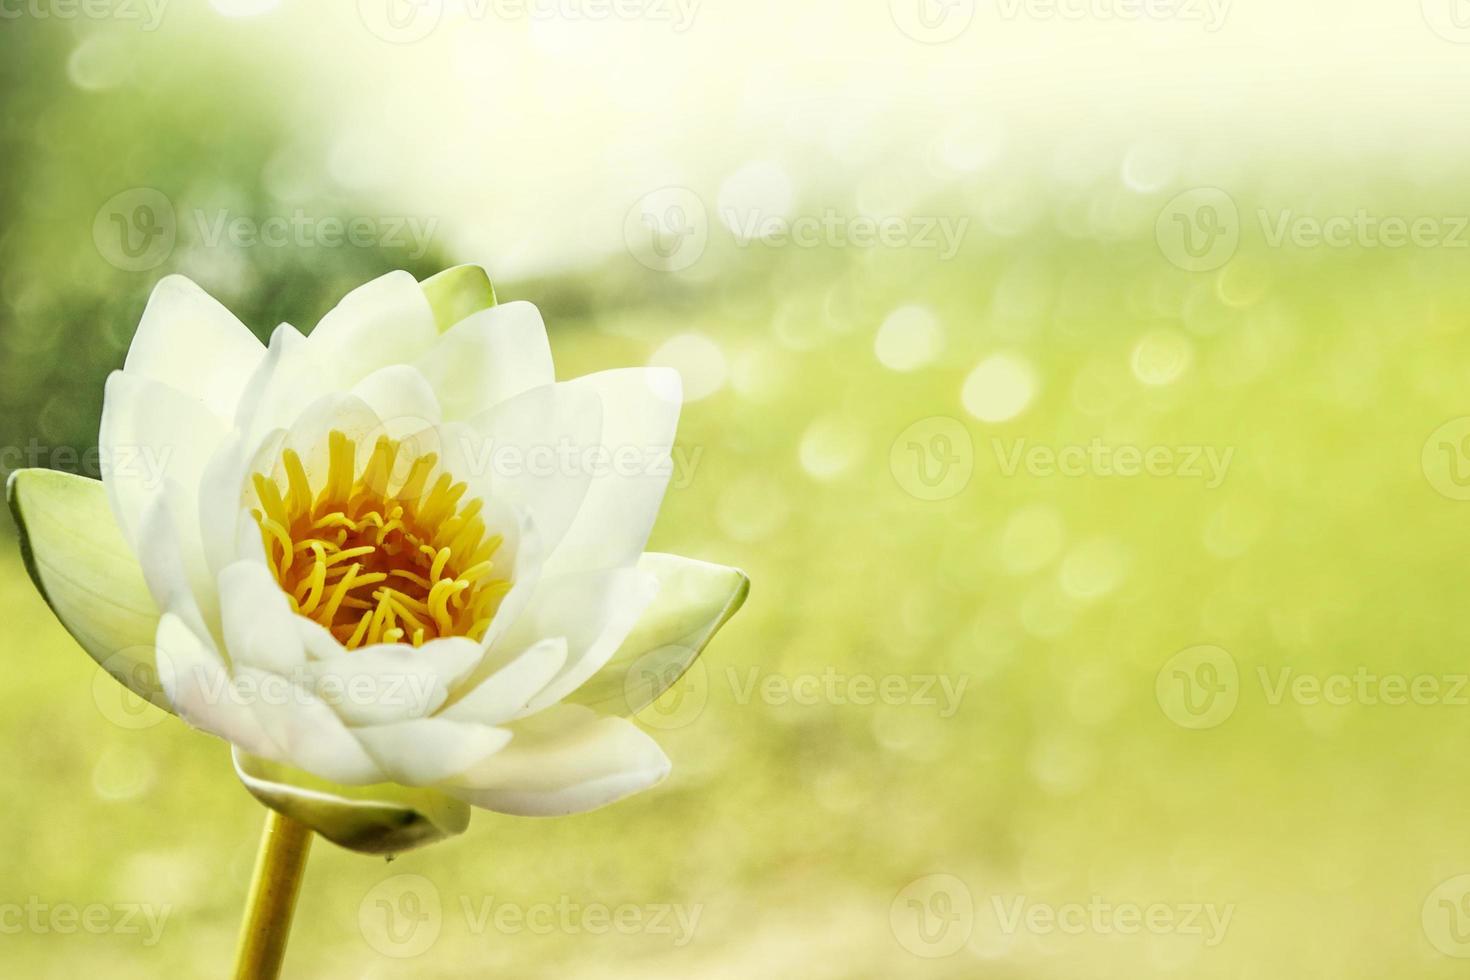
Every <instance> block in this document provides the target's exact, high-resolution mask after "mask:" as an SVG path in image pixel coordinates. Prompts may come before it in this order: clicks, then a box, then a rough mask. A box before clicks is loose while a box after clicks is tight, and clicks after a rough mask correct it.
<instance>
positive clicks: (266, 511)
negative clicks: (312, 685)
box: [251, 431, 510, 649]
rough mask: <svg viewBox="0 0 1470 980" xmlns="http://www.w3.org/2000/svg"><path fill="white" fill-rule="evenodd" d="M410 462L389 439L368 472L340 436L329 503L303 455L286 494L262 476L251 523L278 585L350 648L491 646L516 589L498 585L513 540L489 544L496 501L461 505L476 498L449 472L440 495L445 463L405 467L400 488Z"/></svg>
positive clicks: (291, 469)
mask: <svg viewBox="0 0 1470 980" xmlns="http://www.w3.org/2000/svg"><path fill="white" fill-rule="evenodd" d="M401 451H406V450H405V449H404V446H403V445H402V444H400V443H398V442H395V441H394V440H391V439H388V438H387V437H382V438H379V439H378V440H377V441H376V442H375V443H374V445H373V449H372V452H371V453H370V454H369V455H368V458H367V460H366V462H365V463H364V464H363V467H362V471H361V472H360V473H359V472H358V470H357V463H356V460H357V458H358V457H357V445H356V443H355V442H354V441H353V440H352V439H349V438H348V437H347V436H346V435H345V434H344V433H342V432H338V431H333V432H331V433H329V435H328V437H327V461H326V466H325V472H324V473H319V474H318V477H319V478H320V481H319V490H318V491H317V492H315V493H314V492H313V484H312V479H311V475H310V473H309V472H308V470H307V468H306V465H305V463H304V462H303V459H302V456H301V454H299V453H298V452H297V451H296V450H294V449H287V450H284V451H283V452H282V453H281V458H280V462H279V464H278V467H277V469H276V472H277V473H284V479H285V488H284V491H283V489H282V487H281V485H280V484H279V483H278V482H277V480H275V479H272V478H271V477H270V476H267V475H265V474H261V473H256V474H253V475H252V477H251V487H252V488H253V490H254V492H255V493H254V496H255V502H256V506H255V508H254V509H253V510H252V511H251V513H252V514H253V515H254V516H255V520H256V523H257V524H259V526H260V531H261V540H262V542H263V543H264V545H265V553H266V558H267V561H268V562H269V563H270V566H271V569H272V571H273V572H274V574H275V577H276V580H277V581H278V582H279V583H280V585H281V588H282V590H283V591H284V592H285V593H286V596H287V598H288V600H289V601H290V602H291V604H292V606H293V608H294V609H296V610H297V612H299V613H300V614H301V615H303V616H307V617H309V618H311V619H313V620H315V621H316V622H318V623H320V624H321V625H323V626H325V627H326V628H327V629H328V630H330V631H331V632H332V635H333V636H335V637H337V638H338V639H339V640H342V641H343V643H344V645H346V646H347V647H348V648H349V649H356V648H357V647H360V646H363V645H366V644H371V643H401V642H405V641H406V642H411V643H412V644H413V645H414V646H416V647H417V646H422V645H423V644H424V643H426V642H428V641H429V640H433V639H437V638H439V637H444V636H468V637H471V638H473V639H479V638H481V637H482V636H484V633H485V630H486V629H487V628H488V627H489V623H490V621H491V619H492V618H493V617H494V615H495V612H496V610H497V609H498V608H499V605H500V600H501V598H502V597H503V596H504V594H505V592H506V591H508V590H509V588H510V582H509V581H508V580H506V579H503V578H494V577H492V573H493V571H494V567H495V566H494V563H493V562H492V561H491V559H492V557H493V556H494V554H495V552H496V550H497V549H498V548H499V547H500V545H501V538H500V536H499V535H494V534H488V533H487V532H488V529H487V528H486V526H485V518H484V517H483V516H482V511H483V509H484V501H483V500H480V499H478V498H472V499H470V500H468V501H465V502H464V504H463V506H461V505H460V503H461V500H462V499H463V498H464V497H465V495H466V493H467V491H468V489H469V487H468V485H467V484H465V483H460V482H456V481H455V480H454V478H453V477H452V476H451V475H450V474H448V473H443V472H441V473H439V474H438V475H437V477H435V479H434V480H433V482H432V484H430V483H429V477H430V475H431V474H433V472H434V470H435V468H436V467H437V465H438V457H436V456H434V455H433V454H426V455H423V456H419V457H417V458H415V459H412V460H411V461H409V460H404V461H403V462H404V463H406V464H407V475H406V476H404V478H403V481H402V483H401V484H400V485H399V486H397V488H396V489H394V488H393V487H392V486H391V484H392V483H393V482H394V471H395V469H397V470H399V471H401V470H403V468H404V467H403V466H401V465H396V464H397V463H398V462H399V455H400V452H401ZM426 486H428V489H427V490H425V487H426ZM298 553H299V554H300V555H301V556H302V557H301V560H300V561H297V560H296V558H297V555H298Z"/></svg>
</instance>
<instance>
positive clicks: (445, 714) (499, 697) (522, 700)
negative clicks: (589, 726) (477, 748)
mask: <svg viewBox="0 0 1470 980" xmlns="http://www.w3.org/2000/svg"><path fill="white" fill-rule="evenodd" d="M566 659H567V641H566V639H565V638H564V637H559V636H558V637H553V638H551V639H547V640H542V641H541V642H539V643H534V644H532V645H531V646H530V647H527V648H526V650H524V651H523V652H522V653H520V654H518V655H517V656H516V657H515V659H513V660H512V661H511V662H510V663H508V664H506V665H505V666H504V667H502V668H500V669H499V670H497V671H496V672H495V673H494V674H492V675H490V676H489V677H488V678H486V679H485V680H484V681H482V682H481V683H480V684H478V685H477V686H475V687H473V688H471V689H470V690H469V691H468V692H466V693H465V694H464V696H463V697H461V698H460V699H459V700H457V701H455V702H454V703H453V704H451V705H450V706H449V707H447V708H445V709H444V710H442V711H440V712H439V714H438V717H440V718H448V719H450V720H452V721H477V722H480V723H481V724H485V725H500V724H504V723H505V722H507V721H510V720H511V719H512V718H515V717H516V716H517V715H519V714H521V713H522V712H523V711H525V710H526V705H527V704H529V703H530V701H531V699H532V698H533V697H535V696H536V694H537V693H538V692H539V691H541V690H542V688H544V687H546V685H547V683H548V682H550V681H551V679H552V678H553V677H555V676H556V674H557V672H558V671H560V670H561V668H562V665H563V664H564V663H566Z"/></svg>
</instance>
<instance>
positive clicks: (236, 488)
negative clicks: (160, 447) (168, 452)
mask: <svg viewBox="0 0 1470 980" xmlns="http://www.w3.org/2000/svg"><path fill="white" fill-rule="evenodd" d="M284 439H285V431H284V430H280V429H278V430H276V431H275V432H274V433H272V435H271V436H270V437H269V438H268V439H267V445H268V447H269V448H268V449H267V450H266V451H264V452H262V453H261V455H263V456H264V457H266V458H270V459H274V458H275V457H276V456H278V455H280V448H279V447H280V445H281V442H282V441H283V440H284ZM257 451H259V450H257ZM255 455H256V452H255V451H247V449H246V446H245V440H244V438H243V437H242V436H241V434H240V432H239V431H238V430H237V431H234V432H231V433H230V435H229V436H228V437H227V438H226V439H225V442H224V444H223V445H222V446H221V447H220V448H219V449H218V450H217V451H216V452H215V454H214V456H213V457H212V458H211V459H210V461H209V463H208V464H207V465H206V466H205V467H204V472H203V473H202V474H201V475H200V478H199V533H200V541H201V546H202V547H203V549H204V562H205V565H206V567H208V569H209V570H210V572H211V573H213V574H215V575H218V574H219V573H220V572H221V571H223V570H224V568H225V566H227V565H229V564H230V563H231V562H233V561H234V560H235V559H237V558H243V557H245V555H243V554H240V553H239V549H238V548H237V543H238V542H239V541H240V530H241V522H242V520H243V521H249V527H250V529H251V533H252V534H254V536H255V537H256V538H257V539H258V538H259V537H260V533H259V525H258V524H256V523H255V519H254V518H253V517H251V516H250V514H249V509H248V508H247V507H246V506H245V499H246V498H245V490H246V486H247V483H246V481H247V479H248V477H249V475H250V463H251V460H252V459H253V458H254V456H255Z"/></svg>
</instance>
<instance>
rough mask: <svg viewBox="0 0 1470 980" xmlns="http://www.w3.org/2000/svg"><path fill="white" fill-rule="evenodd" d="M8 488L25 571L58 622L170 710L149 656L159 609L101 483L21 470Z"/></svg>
mask: <svg viewBox="0 0 1470 980" xmlns="http://www.w3.org/2000/svg"><path fill="white" fill-rule="evenodd" d="M5 491H6V498H7V499H8V500H9V502H10V512H11V514H13V515H14V516H15V524H16V527H17V528H18V529H19V530H20V552H21V557H22V559H23V560H24V561H25V566H26V571H27V572H29V573H30V576H31V581H32V582H34V583H35V585H36V588H37V589H38V590H39V591H40V593H41V597H42V598H44V599H45V600H46V604H47V605H49V606H50V607H51V611H52V612H53V613H55V614H56V618H57V619H59V620H61V625H62V626H65V627H66V630H67V632H68V633H70V634H71V635H72V636H73V637H75V638H76V641H77V642H78V643H80V644H81V646H82V649H84V650H86V651H87V653H88V654H90V655H91V657H92V659H93V660H95V661H97V662H98V663H99V664H101V665H102V666H103V667H104V668H106V670H107V672H108V673H110V674H111V675H112V676H113V677H115V678H117V679H118V681H120V682H121V683H122V684H124V685H125V686H127V687H128V688H129V689H131V690H132V691H133V693H135V694H137V695H138V696H139V697H141V698H144V699H146V700H148V701H151V702H152V703H153V704H155V705H157V706H159V707H160V708H164V709H165V710H167V709H168V707H169V704H168V699H167V698H166V697H165V696H164V694H163V689H162V688H161V687H160V686H159V683H158V672H157V670H156V668H155V661H154V635H155V634H156V633H157V631H158V618H159V611H158V607H157V605H155V604H154V602H153V596H152V595H151V594H150V593H149V592H148V586H147V584H146V583H145V582H144V581H143V570H142V568H141V567H140V566H139V565H138V560H137V558H135V557H134V556H133V551H132V548H130V547H129V546H128V543H127V541H126V540H125V539H124V538H123V535H122V531H121V530H119V529H118V526H117V521H116V520H115V519H114V518H113V516H112V508H111V507H110V506H109V505H108V503H107V494H106V492H105V491H104V490H103V487H102V484H101V483H100V482H99V481H97V480H90V479H88V478H86V477H83V476H76V475H74V474H71V473H62V472H59V471H57V470H44V469H25V470H16V471H15V472H14V473H12V474H10V480H9V481H8V482H7V483H6V487H5Z"/></svg>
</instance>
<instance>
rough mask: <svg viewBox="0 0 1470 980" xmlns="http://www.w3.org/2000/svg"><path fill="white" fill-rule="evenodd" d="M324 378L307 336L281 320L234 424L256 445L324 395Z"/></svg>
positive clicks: (249, 442)
mask: <svg viewBox="0 0 1470 980" xmlns="http://www.w3.org/2000/svg"><path fill="white" fill-rule="evenodd" d="M322 380H323V371H322V369H321V367H320V366H319V365H318V364H317V363H316V360H315V359H314V358H313V357H312V356H311V355H310V354H309V353H308V352H307V350H306V338H305V337H303V336H302V335H301V332H300V331H299V330H297V329H296V328H295V327H293V326H291V324H289V323H283V324H281V325H280V326H278V327H276V330H275V333H273V334H271V342H270V347H269V348H268V349H267V350H266V354H265V357H263V358H262V359H261V361H260V364H259V365H258V366H257V367H256V368H255V371H254V372H253V373H252V374H251V376H250V381H249V382H248V383H247V384H246V385H245V390H244V392H242V393H241V395H240V404H239V406H238V407H237V408H236V410H235V428H237V429H239V430H240V431H241V432H242V433H243V434H244V438H245V442H246V444H247V445H248V446H253V445H254V444H255V443H257V442H259V441H260V439H261V438H263V437H264V435H265V433H267V432H269V431H270V430H272V429H279V428H283V427H285V426H287V425H289V424H290V423H291V422H292V421H294V420H295V418H296V416H297V415H299V414H300V413H301V411H302V410H303V409H304V408H305V407H306V406H307V405H309V404H311V402H312V401H313V400H314V399H316V398H317V397H318V396H319V395H321V393H322V390H323V389H322V387H321V384H322Z"/></svg>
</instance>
